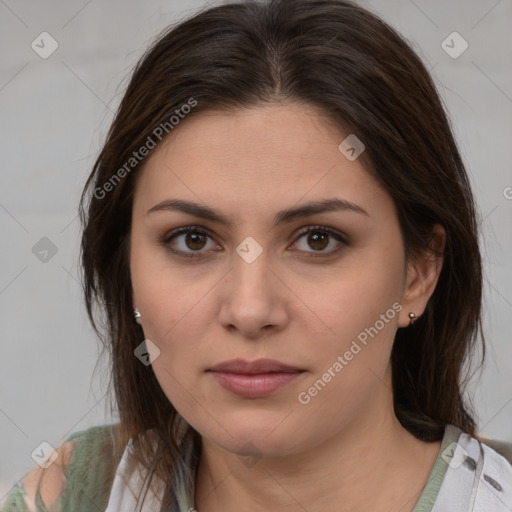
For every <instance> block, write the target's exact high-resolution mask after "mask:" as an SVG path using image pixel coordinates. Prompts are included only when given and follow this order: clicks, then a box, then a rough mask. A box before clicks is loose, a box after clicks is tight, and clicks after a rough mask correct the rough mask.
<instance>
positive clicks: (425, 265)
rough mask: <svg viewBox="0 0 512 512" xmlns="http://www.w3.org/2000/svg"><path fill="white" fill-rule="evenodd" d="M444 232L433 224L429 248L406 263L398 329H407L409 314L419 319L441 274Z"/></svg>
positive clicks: (439, 225)
mask: <svg viewBox="0 0 512 512" xmlns="http://www.w3.org/2000/svg"><path fill="white" fill-rule="evenodd" d="M445 244H446V232H445V230H444V228H443V227H442V226H441V224H434V226H433V227H432V235H431V238H430V242H429V248H428V249H425V250H424V251H423V252H422V253H421V254H419V255H417V256H415V257H414V259H413V260H411V261H410V262H408V263H407V274H406V278H405V285H404V289H403V292H402V300H401V304H402V307H403V309H402V311H401V312H400V315H399V318H398V327H407V326H408V325H410V323H411V319H410V318H409V313H414V314H415V315H416V316H418V317H420V316H421V315H422V314H423V312H424V311H425V308H426V307H427V302H428V300H429V299H430V297H431V296H432V294H433V293H434V290H435V288H436V285H437V281H438V279H439V275H440V274H441V269H442V268H443V261H444V257H443V254H444V248H445Z"/></svg>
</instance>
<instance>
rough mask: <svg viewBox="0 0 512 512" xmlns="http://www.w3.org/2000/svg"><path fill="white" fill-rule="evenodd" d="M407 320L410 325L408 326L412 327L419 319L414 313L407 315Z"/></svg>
mask: <svg viewBox="0 0 512 512" xmlns="http://www.w3.org/2000/svg"><path fill="white" fill-rule="evenodd" d="M409 318H410V319H411V323H410V324H409V325H412V324H413V323H414V322H416V320H418V318H419V317H418V315H416V314H415V313H409Z"/></svg>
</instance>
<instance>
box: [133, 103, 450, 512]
mask: <svg viewBox="0 0 512 512" xmlns="http://www.w3.org/2000/svg"><path fill="white" fill-rule="evenodd" d="M346 135H347V134H343V133H342V132H341V131H340V130H339V129H338V128H337V127H335V126H333V124H332V123H330V122H328V120H327V119H326V118H325V117H322V116H321V115H320V113H319V112H317V111H316V110H315V109H314V108H312V107H310V106H308V105H304V104H301V105H299V104H273V105H265V106H258V107H254V108H250V109H244V110H238V111H231V112H226V111H224V112H221V111H211V112H207V113H198V114H197V115H194V116H190V118H187V119H185V120H184V121H182V122H181V123H180V125H179V126H178V127H177V128H176V129H175V131H173V132H172V133H171V136H170V137H169V138H168V139H167V140H166V141H165V143H164V144H163V145H161V146H159V147H157V148H156V149H155V150H153V153H152V154H151V155H150V156H149V157H148V159H147V160H146V162H145V166H144V168H143V170H142V172H141V173H140V174H139V176H138V178H137V184H136V190H135V196H134V205H133V216H132V228H131V243H130V268H131V277H132V286H133V305H134V307H137V308H138V309H139V311H140V313H141V315H142V316H141V318H140V319H138V321H139V323H140V324H141V325H142V327H143V330H144V335H145V338H149V339H150V340H152V341H153V342H154V343H155V344H156V346H158V348H159V350H160V355H159V356H158V357H157V358H156V359H155V360H154V362H153V370H154V372H155V375H156V377H157V379H158V382H159V383H160V385H161V387H162V389H163V391H164V392H165V394H166V396H167V397H168V398H169V400H170V401H171V402H172V403H173V405H174V406H175V408H176V409H177V411H178V412H179V413H180V414H181V415H182V416H183V417H184V418H185V419H186V421H187V422H188V423H189V424H190V425H192V426H193V427H194V428H195V429H196V430H197V431H198V432H199V433H200V434H201V436H202V442H203V450H202V455H201V460H200V463H199V467H198V473H197V480H196V494H195V508H196V509H197V510H198V511H199V512H207V511H213V510H223V511H228V512H229V511H234V510H246V511H267V510H270V509H272V510H280V511H292V510H307V511H309V512H312V511H320V510H321V511H322V512H329V511H331V510H332V511H338V512H339V511H340V510H350V511H359V510H360V511H363V510H365V511H366V510H374V511H380V510H382V511H389V510H400V511H401V512H405V511H410V510H412V509H413V507H414V505H415V503H416V502H417V500H418V498H419V496H420V494H421V491H422V489H423V487H424V485H425V484H426V481H427V479H428V476H429V474H430V472H431V470H432V466H433V464H434V461H435V459H436V457H437V455H438V452H439V449H440V444H441V443H440V442H437V443H431V444H429V443H424V442H422V441H419V440H417V439H416V438H415V437H414V436H412V435H411V434H409V433H408V432H407V431H406V430H405V429H404V428H403V427H402V426H401V425H400V423H399V422H398V420H397V418H396V416H395V415H394V412H393V394H392V386H391V365H390V353H391V349H392V346H393V339H394V335H395V333H396V330H397V329H398V328H399V327H403V328H406V327H407V326H408V325H409V323H410V320H409V317H408V314H409V312H414V313H416V314H417V315H418V316H419V315H421V314H422V313H423V311H424V309H425V306H426V303H427V301H428V299H429V297H430V296H431V294H432V293H433V291H434V288H435V285H436V282H437V279H438V276H439V273H440V271H441V266H442V258H435V257H433V256H432V255H429V254H424V255H423V257H422V258H418V259H417V260H415V261H409V262H406V261H405V257H404V247H403V240H402V236H401V232H400V228H399V224H398V218H397V214H396V209H395V206H394V203H393V201H392V199H391V197H390V196H389V194H388V193H387V192H386V191H385V190H383V189H382V188H381V187H380V186H379V185H378V184H377V182H376V181H375V180H374V179H373V178H372V177H371V176H370V174H369V173H368V172H367V171H366V170H365V169H364V167H363V166H362V164H361V159H356V160H355V161H349V160H348V159H347V158H345V156H344V155H343V154H342V153H341V152H340V151H339V150H338V145H339V144H340V142H341V141H342V140H343V139H344V138H345V137H346ZM170 198H173V199H183V200H188V201H194V202H197V203H200V204H203V205H207V206H209V207H211V208H214V209H216V210H219V211H221V212H222V213H223V214H224V215H225V216H226V217H227V218H228V219H229V220H230V221H231V222H232V226H231V227H227V226H224V225H222V224H219V223H216V222H213V221H210V220H204V219H200V218H197V217H195V216H191V215H189V214H185V213H182V212H176V211H156V212H153V213H149V214H148V213H147V212H148V210H149V209H151V208H152V207H153V206H155V205H156V204H158V203H159V202H161V201H163V200H165V199H170ZM328 198H329V199H330V198H341V199H345V200H348V201H351V202H352V203H355V204H357V205H359V206H360V207H361V208H363V209H364V210H365V211H366V212H367V214H368V215H364V214H361V213H357V212H353V211H336V212H327V213H320V214H315V215H313V216H311V217H303V218H298V219H295V220H294V221H292V222H290V223H289V224H283V225H280V226H277V227H275V226H273V218H274V215H275V214H276V213H277V212H278V211H280V210H282V209H285V208H291V207H294V206H297V205H300V204H303V203H305V202H309V201H313V200H323V199H328ZM318 225H320V226H326V227H329V228H331V229H333V230H335V231H338V232H340V233H343V234H345V235H346V236H347V237H348V240H349V243H348V245H343V244H341V245H340V242H338V241H336V239H335V238H333V237H332V236H330V237H329V238H328V239H327V241H326V242H325V247H324V245H322V246H321V247H322V248H321V250H320V251H319V250H315V249H318V247H319V245H315V243H314V242H312V241H311V237H310V241H309V242H308V235H305V236H302V237H301V238H298V236H297V235H298V232H299V231H300V230H301V228H302V229H303V228H307V227H308V226H318ZM183 226H198V227H200V228H202V229H203V230H207V231H208V232H209V234H210V236H211V238H205V239H199V243H198V242H197V239H196V240H191V239H190V238H188V239H187V235H183V234H182V235H181V236H178V238H176V239H174V241H172V242H169V244H168V246H167V247H165V246H164V245H162V244H161V243H159V240H161V239H163V238H165V236H166V235H167V234H169V233H170V232H171V231H172V230H175V229H176V228H180V227H183ZM433 233H434V235H435V236H434V242H433V244H434V246H435V247H436V248H437V249H441V250H442V249H443V247H444V240H445V234H444V231H443V229H442V228H441V227H440V226H435V229H434V231H433ZM248 236H250V237H253V238H254V239H255V240H256V241H257V242H258V244H259V245H260V246H261V248H262V249H263V252H262V254H261V255H260V256H259V257H258V258H257V259H256V260H255V261H253V262H252V263H247V262H246V261H245V260H244V259H242V258H241V257H240V256H239V255H238V254H237V252H236V251H235V249H236V248H237V246H238V245H239V244H240V243H241V242H242V241H243V240H244V239H245V238H246V237H248ZM327 242H328V243H327ZM320 245H321V244H320ZM169 247H172V248H173V249H175V250H181V251H184V252H187V253H189V254H190V253H194V250H195V251H196V253H197V251H198V250H199V252H200V253H201V254H202V256H201V257H199V258H196V259H193V258H186V257H180V256H178V255H175V254H173V253H172V252H170V250H169ZM338 248H339V251H337V249H338ZM336 251H337V252H336ZM319 252H320V254H327V255H325V256H316V257H315V255H318V254H319ZM329 253H330V255H329ZM312 255H313V256H312ZM395 302H398V303H399V304H401V305H402V308H403V309H402V310H401V311H400V313H398V314H397V315H396V316H395V317H394V318H393V319H391V320H389V321H388V322H387V323H385V326H384V328H382V329H381V330H380V331H379V332H378V335H376V336H375V337H374V338H372V339H370V340H369V342H368V344H367V345H366V346H365V347H364V348H363V349H362V350H361V351H360V352H359V353H358V354H357V355H356V356H355V357H354V358H353V359H352V360H351V361H350V362H349V363H348V364H347V365H346V366H345V367H344V368H343V370H342V371H341V372H340V373H338V374H336V377H334V378H332V380H331V382H329V383H328V384H327V385H326V386H325V388H324V389H322V391H321V392H319V393H318V394H317V396H315V397H314V398H312V399H311V401H310V402H309V403H308V404H307V405H303V404H301V403H300V402H299V401H298V399H297V396H298V394H299V393H300V392H302V391H307V390H308V388H310V387H311V386H312V385H313V384H314V382H315V381H317V380H318V379H319V378H321V376H322V374H324V373H325V372H326V371H327V369H328V368H329V367H332V365H333V363H334V362H335V361H336V359H337V357H338V356H339V355H343V354H344V353H345V352H346V351H347V350H348V349H349V347H350V345H351V343H352V341H353V340H354V339H356V337H357V335H358V334H359V333H361V332H362V331H364V329H365V328H368V327H370V326H374V325H375V323H376V321H377V320H378V319H379V318H380V315H381V314H383V313H385V312H386V311H387V310H388V309H389V308H391V307H392V304H393V303H395ZM236 357H239V358H242V359H245V360H249V361H254V360H256V359H259V358H271V359H276V360H278V361H281V362H284V363H286V364H289V365H293V366H296V367H299V368H301V369H303V370H305V371H304V372H303V373H302V374H301V375H300V376H299V377H298V378H297V379H295V380H294V381H293V382H291V383H290V384H288V385H287V386H286V387H284V388H282V389H280V390H279V391H277V392H275V393H274V394H272V395H270V396H267V397H264V398H257V399H248V398H242V397H239V396H236V395H233V394H231V393H230V392H228V391H227V390H225V389H224V388H222V387H221V386H220V385H219V384H218V383H217V382H216V380H215V379H214V378H213V377H212V375H211V373H207V370H208V369H209V368H211V367H212V366H213V365H215V364H218V363H220V362H222V361H226V360H230V359H233V358H236ZM244 447H245V448H244ZM240 454H242V455H243V456H245V457H240V456H239V455H240ZM251 456H253V457H254V458H251ZM234 496H236V500H234V499H233V497H234ZM340 504H343V508H341V505H340Z"/></svg>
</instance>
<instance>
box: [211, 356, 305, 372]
mask: <svg viewBox="0 0 512 512" xmlns="http://www.w3.org/2000/svg"><path fill="white" fill-rule="evenodd" d="M210 371H212V372H226V373H243V374H248V375H251V374H261V373H271V372H286V373H292V372H300V371H303V370H302V369H301V368H297V367H296V366H290V365H288V364H284V363H281V362H280V361H276V360H274V359H257V360H256V361H245V360H243V359H232V360H230V361H224V362H222V363H219V364H217V365H215V366H213V367H212V368H210Z"/></svg>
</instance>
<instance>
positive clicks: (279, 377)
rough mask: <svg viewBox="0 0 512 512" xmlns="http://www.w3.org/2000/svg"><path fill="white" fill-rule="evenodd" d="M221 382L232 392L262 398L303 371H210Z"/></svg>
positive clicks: (245, 396) (247, 396)
mask: <svg viewBox="0 0 512 512" xmlns="http://www.w3.org/2000/svg"><path fill="white" fill-rule="evenodd" d="M210 373H212V374H213V376H214V377H215V379H217V381H218V382H219V384H220V385H221V386H222V387H223V388H224V389H227V390H228V391H231V393H234V394H235V395H238V396H243V397H244V398H261V397H264V396H267V395H270V394H271V393H274V392H275V391H277V390H278V389H281V388H283V387H284V386H286V385H287V384H289V383H290V382H292V381H294V380H295V379H296V378H297V377H299V376H300V375H302V373H303V372H293V373H286V372H275V373H261V374H253V375H252V374H251V375H249V374H242V373H227V372H212V371H211V372H210Z"/></svg>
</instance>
